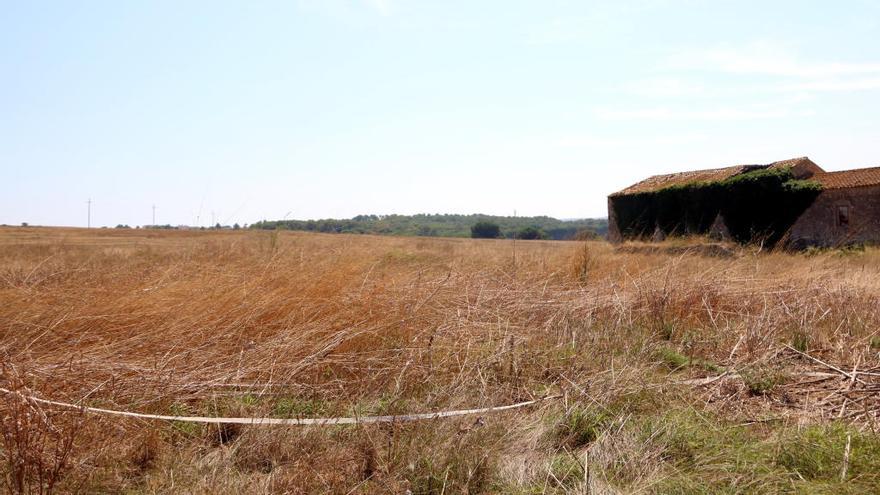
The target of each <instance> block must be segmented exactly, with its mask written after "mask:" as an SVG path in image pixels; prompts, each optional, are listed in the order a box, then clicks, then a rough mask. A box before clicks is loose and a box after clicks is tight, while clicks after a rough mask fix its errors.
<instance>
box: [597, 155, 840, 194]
mask: <svg viewBox="0 0 880 495" xmlns="http://www.w3.org/2000/svg"><path fill="white" fill-rule="evenodd" d="M784 167H791V168H795V167H799V168H800V169H802V174H803V177H809V176H812V175H814V174H818V173H824V171H823V170H822V169H821V168H820V167H819V166H818V165H816V164H815V163H813V162H812V160H810V159H809V158H807V157H805V156H802V157H799V158H791V159H789V160H780V161H778V162H773V163H771V164H769V165H735V166H733V167H724V168H713V169H708V170H694V171H691V172H679V173H677V174H665V175H655V176H653V177H648V178H647V179H645V180H643V181H641V182H639V183H636V184H633V185H631V186H629V187H627V188H626V189H623V190H621V191H618V192H616V193H614V194H612V195H611V196H624V195H627V194H638V193H644V192H652V191H658V190H660V189H663V188H666V187H669V186H675V185H682V184H688V183H692V182H711V181H719V180H724V179H727V178H728V177H733V176H734V175H739V174H741V173H744V172H749V171H751V170H757V169H761V168H784ZM799 177H800V175H799Z"/></svg>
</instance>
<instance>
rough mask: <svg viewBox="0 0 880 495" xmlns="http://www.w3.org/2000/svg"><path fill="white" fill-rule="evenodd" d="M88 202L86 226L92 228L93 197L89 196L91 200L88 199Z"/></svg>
mask: <svg viewBox="0 0 880 495" xmlns="http://www.w3.org/2000/svg"><path fill="white" fill-rule="evenodd" d="M86 204H87V205H89V206H88V210H87V211H88V213H87V216H86V228H87V229H90V228H92V198H89V200H88V201H86Z"/></svg>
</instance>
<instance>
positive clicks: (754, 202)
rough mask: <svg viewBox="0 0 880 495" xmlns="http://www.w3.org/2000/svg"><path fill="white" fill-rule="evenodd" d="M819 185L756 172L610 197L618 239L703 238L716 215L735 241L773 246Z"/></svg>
mask: <svg viewBox="0 0 880 495" xmlns="http://www.w3.org/2000/svg"><path fill="white" fill-rule="evenodd" d="M820 192H822V186H821V185H819V184H818V183H816V182H812V181H809V180H798V179H795V178H794V176H793V175H792V172H791V169H790V168H780V169H769V168H764V169H758V170H753V171H750V172H746V173H743V174H740V175H735V176H733V177H729V178H727V179H724V180H720V181H711V182H691V183H687V184H678V185H674V186H669V187H665V188H662V189H659V190H657V191H651V192H643V193H636V194H630V195H624V196H617V197H612V198H611V207H612V208H613V210H614V213H615V215H616V217H617V224H618V228H619V230H620V233H621V235H622V236H623V237H624V238H625V239H639V238H647V237H650V236H652V235H653V234H654V232H655V230H657V229H659V230H660V231H662V232H663V234H665V235H666V236H674V235H684V234H706V233H708V232H709V229H710V227H711V226H712V223H713V222H714V220H715V218H716V217H717V216H718V214H719V213H720V214H721V216H722V217H723V218H724V220H725V223H726V224H727V228H728V230H729V231H730V234H731V236H732V237H733V238H734V239H735V240H736V241H738V242H741V243H749V242H755V241H762V242H764V243H765V244H768V245H774V244H776V243H777V242H778V241H779V240H780V238H781V237H782V236H783V235H784V234H785V231H786V230H788V228H789V227H790V226H791V225H792V224H793V223H794V222H795V220H797V218H798V217H799V216H800V215H801V213H803V212H804V210H806V209H807V207H809V206H810V205H811V204H812V203H813V201H814V200H815V199H816V197H817V196H818V195H819V193H820Z"/></svg>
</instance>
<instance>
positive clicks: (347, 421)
mask: <svg viewBox="0 0 880 495" xmlns="http://www.w3.org/2000/svg"><path fill="white" fill-rule="evenodd" d="M0 392H3V393H6V394H14V395H18V396H19V397H21V398H23V399H26V400H30V401H33V402H37V403H39V404H46V405H49V406H57V407H64V408H68V409H77V410H80V411H85V412H90V413H95V414H109V415H113V416H125V417H129V418H141V419H160V420H164V421H183V422H187V423H213V424H240V425H253V426H263V425H266V426H268V425H286V426H305V425H320V426H324V425H354V424H370V423H403V422H410V421H423V420H429V419H441V418H449V417H453V416H466V415H470V414H484V413H493V412H500V411H508V410H510V409H519V408H521V407H526V406H530V405H532V404H537V403H539V402H543V401H546V400H551V399H558V398H559V397H560V396H558V395H554V396H550V397H543V398H541V399H535V400H529V401H525V402H517V403H516V404H509V405H506V406H494V407H484V408H480V409H459V410H456V411H438V412H432V413H421V414H402V415H399V416H361V417H354V418H213V417H207V416H166V415H163V414H144V413H136V412H130V411H117V410H114V409H103V408H100V407H88V406H78V405H76V404H71V403H68V402H58V401H54V400H47V399H40V398H37V397H33V396H30V395H24V394H22V393H20V392H14V391H12V390H7V389H5V388H0Z"/></svg>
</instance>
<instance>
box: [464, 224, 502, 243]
mask: <svg viewBox="0 0 880 495" xmlns="http://www.w3.org/2000/svg"><path fill="white" fill-rule="evenodd" d="M471 237H473V238H474V239H497V238H499V237H501V227H499V226H498V224H497V223H492V222H477V223H475V224H474V225H473V226H472V227H471Z"/></svg>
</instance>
